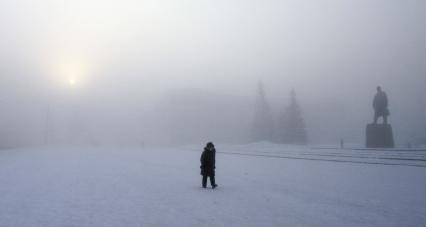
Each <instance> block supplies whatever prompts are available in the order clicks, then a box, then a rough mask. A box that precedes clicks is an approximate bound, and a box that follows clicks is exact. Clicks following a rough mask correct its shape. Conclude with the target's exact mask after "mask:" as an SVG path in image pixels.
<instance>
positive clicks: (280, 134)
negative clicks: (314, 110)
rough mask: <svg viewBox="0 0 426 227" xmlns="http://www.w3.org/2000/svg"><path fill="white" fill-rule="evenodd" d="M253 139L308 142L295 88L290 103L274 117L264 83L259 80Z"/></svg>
mask: <svg viewBox="0 0 426 227" xmlns="http://www.w3.org/2000/svg"><path fill="white" fill-rule="evenodd" d="M252 141H253V142H259V141H270V142H276V143H282V144H306V143H307V142H308V136H307V132H306V128H305V121H304V119H303V117H302V110H301V107H300V105H299V103H298V101H297V99H296V92H295V90H294V89H293V90H291V92H290V103H289V104H288V105H287V106H286V107H285V108H284V111H282V112H281V113H280V115H279V116H278V118H277V119H274V117H273V115H272V113H271V109H270V106H269V104H268V101H267V99H266V95H265V89H264V86H263V83H262V82H259V84H258V94H257V98H256V104H255V112H254V119H253V128H252Z"/></svg>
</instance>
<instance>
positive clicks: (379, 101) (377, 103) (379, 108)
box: [373, 91, 389, 116]
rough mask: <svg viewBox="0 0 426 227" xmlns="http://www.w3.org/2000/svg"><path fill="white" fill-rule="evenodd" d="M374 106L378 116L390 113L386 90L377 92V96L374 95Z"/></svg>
mask: <svg viewBox="0 0 426 227" xmlns="http://www.w3.org/2000/svg"><path fill="white" fill-rule="evenodd" d="M373 107H374V110H375V112H376V115H378V116H388V115H389V109H388V97H387V95H386V93H385V92H383V91H380V92H377V94H376V96H375V97H374V101H373Z"/></svg>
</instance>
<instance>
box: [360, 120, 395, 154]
mask: <svg viewBox="0 0 426 227" xmlns="http://www.w3.org/2000/svg"><path fill="white" fill-rule="evenodd" d="M366 147H367V148H393V147H395V144H394V141H393V133H392V126H391V125H390V124H368V125H367V130H366Z"/></svg>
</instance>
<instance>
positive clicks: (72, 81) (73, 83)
mask: <svg viewBox="0 0 426 227" xmlns="http://www.w3.org/2000/svg"><path fill="white" fill-rule="evenodd" d="M68 83H69V84H70V86H74V85H75V84H76V83H77V81H76V80H75V79H73V78H71V79H69V81H68Z"/></svg>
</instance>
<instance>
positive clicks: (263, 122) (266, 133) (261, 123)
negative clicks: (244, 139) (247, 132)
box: [252, 82, 273, 142]
mask: <svg viewBox="0 0 426 227" xmlns="http://www.w3.org/2000/svg"><path fill="white" fill-rule="evenodd" d="M272 127H273V123H272V115H271V112H270V107H269V104H268V102H267V101H266V95H265V89H264V87H263V83H262V82H259V83H258V94H257V98H256V105H255V113H254V120H253V131H252V141H253V142H258V141H271V140H272Z"/></svg>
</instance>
